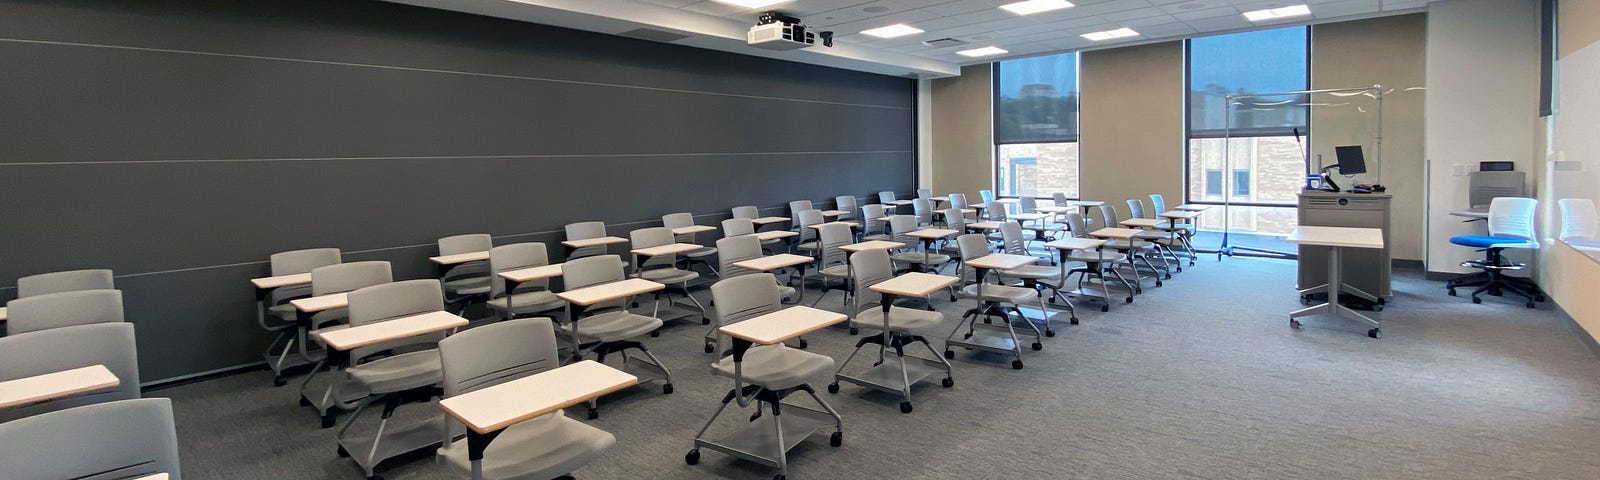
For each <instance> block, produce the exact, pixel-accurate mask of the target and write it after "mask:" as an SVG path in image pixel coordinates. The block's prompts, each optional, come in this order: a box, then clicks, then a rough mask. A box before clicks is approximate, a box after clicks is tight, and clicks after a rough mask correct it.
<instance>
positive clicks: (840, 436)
mask: <svg viewBox="0 0 1600 480" xmlns="http://www.w3.org/2000/svg"><path fill="white" fill-rule="evenodd" d="M840 445H844V432H833V435H831V436H829V437H828V446H830V447H837V446H840Z"/></svg>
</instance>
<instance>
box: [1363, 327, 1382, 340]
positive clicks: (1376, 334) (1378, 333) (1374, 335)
mask: <svg viewBox="0 0 1600 480" xmlns="http://www.w3.org/2000/svg"><path fill="white" fill-rule="evenodd" d="M1367 336H1369V337H1372V338H1383V330H1378V329H1376V328H1374V329H1372V330H1367Z"/></svg>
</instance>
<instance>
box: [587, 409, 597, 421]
mask: <svg viewBox="0 0 1600 480" xmlns="http://www.w3.org/2000/svg"><path fill="white" fill-rule="evenodd" d="M589 419H590V420H599V419H600V411H599V410H590V411H589Z"/></svg>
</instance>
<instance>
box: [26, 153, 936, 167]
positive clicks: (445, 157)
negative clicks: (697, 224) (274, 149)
mask: <svg viewBox="0 0 1600 480" xmlns="http://www.w3.org/2000/svg"><path fill="white" fill-rule="evenodd" d="M888 153H913V151H911V150H859V151H841V152H705V153H574V154H561V153H549V154H526V155H420V156H393V157H380V156H365V157H360V156H358V157H306V158H295V157H282V158H213V159H167V160H85V161H65V162H14V163H0V167H28V166H32V167H37V166H51V165H107V164H140V163H228V162H327V161H344V160H462V159H466V160H474V159H476V160H493V159H513V158H616V157H726V156H738V155H752V156H775V155H863V154H867V155H875V154H888Z"/></svg>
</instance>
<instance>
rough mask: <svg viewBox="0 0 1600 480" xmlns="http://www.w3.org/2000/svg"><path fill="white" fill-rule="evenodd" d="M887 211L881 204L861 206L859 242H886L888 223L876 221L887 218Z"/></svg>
mask: <svg viewBox="0 0 1600 480" xmlns="http://www.w3.org/2000/svg"><path fill="white" fill-rule="evenodd" d="M888 212H889V210H888V209H887V208H885V207H884V206H883V204H881V203H874V204H872V205H862V206H861V216H862V217H864V218H862V219H861V241H869V240H888V239H889V238H890V237H889V222H885V221H883V220H878V219H880V218H883V217H887V216H889V213H888Z"/></svg>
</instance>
